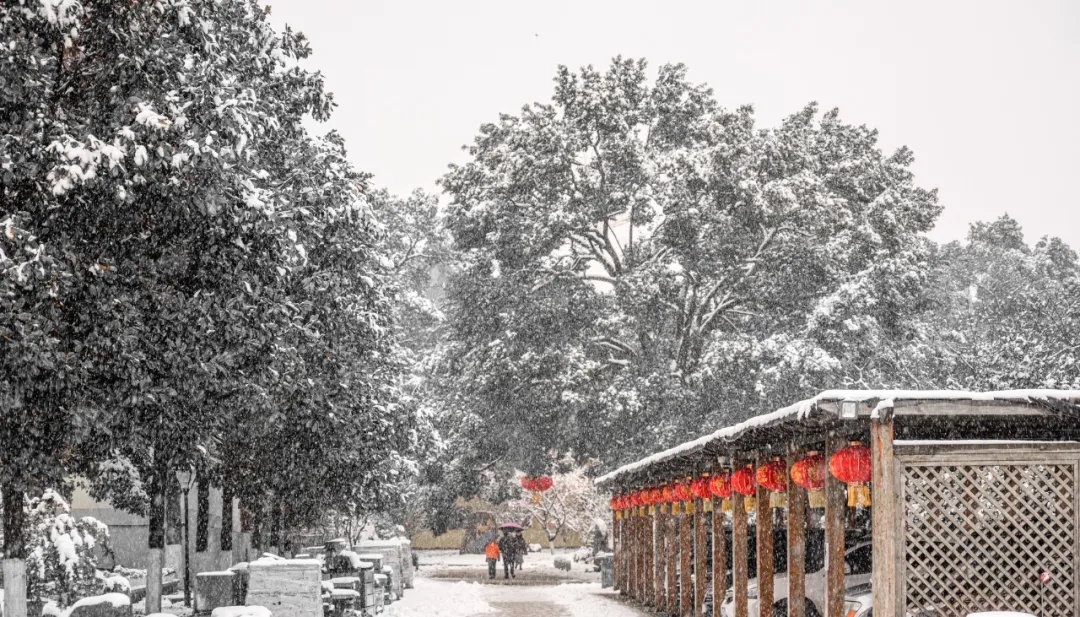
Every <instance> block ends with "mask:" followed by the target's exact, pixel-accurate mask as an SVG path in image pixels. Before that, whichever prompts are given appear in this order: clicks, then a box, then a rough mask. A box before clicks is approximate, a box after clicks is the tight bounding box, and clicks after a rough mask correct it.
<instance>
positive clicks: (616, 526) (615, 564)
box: [611, 510, 623, 591]
mask: <svg viewBox="0 0 1080 617" xmlns="http://www.w3.org/2000/svg"><path fill="white" fill-rule="evenodd" d="M621 530H622V512H621V510H614V511H613V512H612V513H611V553H612V557H611V567H612V568H613V571H612V573H613V578H614V587H613V589H615V591H620V590H621V589H622V571H623V568H622V563H620V560H621V559H622V534H621V533H619V532H620V531H621Z"/></svg>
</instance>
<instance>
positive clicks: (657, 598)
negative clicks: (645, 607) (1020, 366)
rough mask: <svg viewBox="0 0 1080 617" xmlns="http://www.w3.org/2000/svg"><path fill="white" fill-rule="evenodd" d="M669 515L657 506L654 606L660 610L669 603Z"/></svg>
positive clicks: (654, 539) (654, 546) (654, 549)
mask: <svg viewBox="0 0 1080 617" xmlns="http://www.w3.org/2000/svg"><path fill="white" fill-rule="evenodd" d="M665 525H667V515H666V514H664V513H663V511H662V510H661V508H660V506H656V521H655V524H654V527H655V529H654V530H653V606H655V607H656V609H657V610H658V611H661V612H662V611H663V609H664V606H665V605H666V604H667V594H666V590H665V588H664V582H665V579H664V566H665V565H666V564H667V555H666V554H665V552H666V550H665V548H664V545H665V540H666V539H667V534H666V533H665V529H666V527H665Z"/></svg>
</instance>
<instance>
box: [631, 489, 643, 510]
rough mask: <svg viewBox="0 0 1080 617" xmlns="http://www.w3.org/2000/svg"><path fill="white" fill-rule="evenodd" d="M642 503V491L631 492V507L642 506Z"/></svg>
mask: <svg viewBox="0 0 1080 617" xmlns="http://www.w3.org/2000/svg"><path fill="white" fill-rule="evenodd" d="M642 505H643V504H642V503H641V491H634V492H633V493H630V507H631V508H640V507H641V506H642Z"/></svg>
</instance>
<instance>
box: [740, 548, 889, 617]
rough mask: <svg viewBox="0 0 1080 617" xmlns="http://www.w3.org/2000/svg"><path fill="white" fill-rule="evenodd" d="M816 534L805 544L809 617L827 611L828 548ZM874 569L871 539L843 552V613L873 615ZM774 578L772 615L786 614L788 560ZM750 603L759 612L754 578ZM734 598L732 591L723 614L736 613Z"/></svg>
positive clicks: (753, 611) (749, 591)
mask: <svg viewBox="0 0 1080 617" xmlns="http://www.w3.org/2000/svg"><path fill="white" fill-rule="evenodd" d="M823 539H824V538H823V537H822V538H821V539H820V540H818V539H817V537H816V536H815V535H814V534H808V535H807V543H806V617H820V616H821V615H824V614H825V547H824V542H823V541H821V540H823ZM872 571H873V547H872V545H871V544H870V543H869V542H858V543H856V544H855V545H854V546H850V547H849V548H848V549H847V550H846V551H845V552H844V582H845V585H846V590H845V594H844V595H845V598H844V614H845V615H851V616H852V617H870V615H871V614H872V607H873V604H872V600H871V594H870V578H871V572H872ZM776 572H777V574H776V575H775V576H774V577H773V614H774V615H775V616H776V617H786V616H787V606H788V577H787V567H786V563H785V565H784V568H783V569H781V568H777V570H776ZM747 598H748V601H747V605H748V608H749V612H750V614H751V615H756V614H757V611H758V608H757V604H758V586H757V583H756V582H755V581H752V582H751V583H750V585H749V586H748V588H747ZM734 604H735V597H734V595H733V594H732V593H731V591H730V587H729V591H728V594H727V597H725V598H724V603H723V604H722V605H721V614H723V615H734V614H735V606H734Z"/></svg>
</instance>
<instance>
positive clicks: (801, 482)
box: [791, 452, 829, 491]
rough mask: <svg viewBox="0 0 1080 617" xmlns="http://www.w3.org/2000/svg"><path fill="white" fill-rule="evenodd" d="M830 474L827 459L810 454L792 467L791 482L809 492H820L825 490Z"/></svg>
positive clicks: (816, 454)
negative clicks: (827, 476)
mask: <svg viewBox="0 0 1080 617" xmlns="http://www.w3.org/2000/svg"><path fill="white" fill-rule="evenodd" d="M828 473H829V471H828V466H827V465H826V464H825V457H824V456H821V455H820V454H818V453H817V452H810V453H808V454H807V455H806V456H804V457H802V458H801V459H799V460H797V461H795V463H794V464H793V465H792V466H791V481H792V482H794V483H795V484H797V485H798V486H801V487H803V488H804V489H806V490H808V491H819V490H821V489H823V488H825V480H826V479H827V478H826V475H827V474H828Z"/></svg>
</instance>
